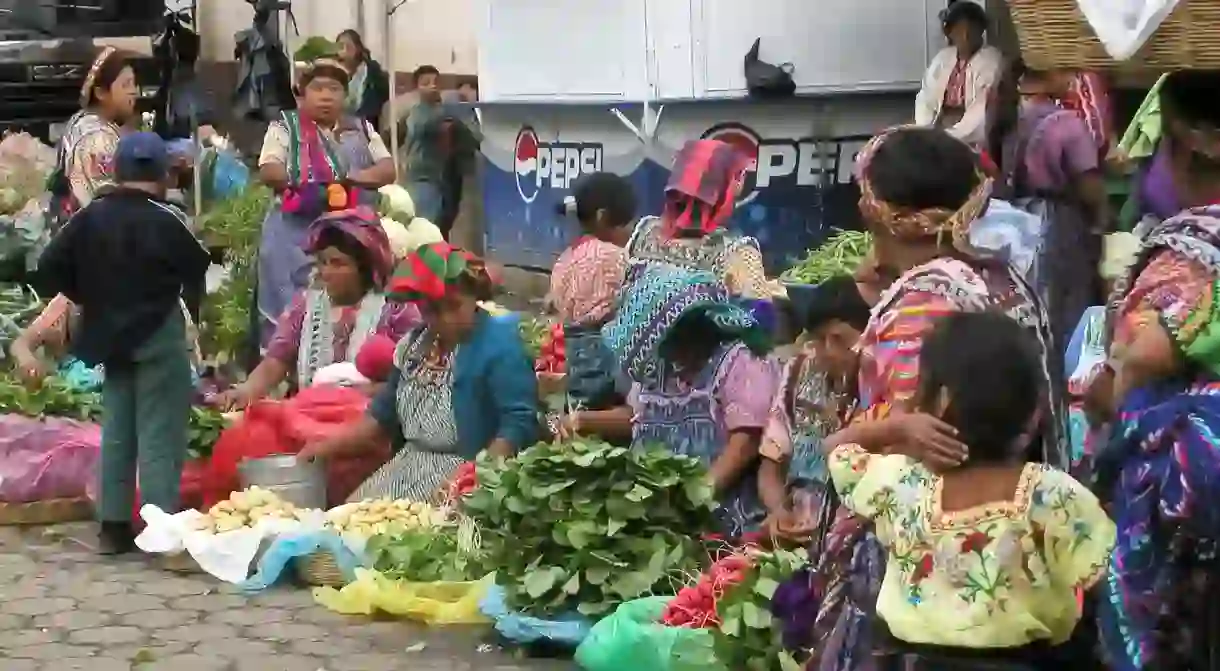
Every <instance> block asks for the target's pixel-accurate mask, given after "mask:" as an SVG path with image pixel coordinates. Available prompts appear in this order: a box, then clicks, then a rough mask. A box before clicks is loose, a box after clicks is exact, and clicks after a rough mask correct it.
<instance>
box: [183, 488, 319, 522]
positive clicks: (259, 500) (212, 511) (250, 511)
mask: <svg viewBox="0 0 1220 671" xmlns="http://www.w3.org/2000/svg"><path fill="white" fill-rule="evenodd" d="M300 512H301V511H300V510H298V509H297V507H296V506H295V505H293V504H292V502H290V501H285V500H283V499H281V498H280V497H278V496H276V495H275V492H271V491H268V490H266V489H263V488H261V487H257V486H252V487H250V488H248V489H245V490H243V491H240V492H233V493H232V494H230V495H229V498H227V499H225V500H224V501H220V502H219V503H217V504H216V505H214V506H212V507H211V508H209V509H208V512H207V514H205V515H203V516H202V517H199V518H198V519H197V520H195V522H194V528H195V530H196V531H202V532H204V533H209V534H222V533H224V532H226V531H236V530H237V529H243V528H246V527H253V526H256V525H257V524H258V523H259V522H261V521H263V520H292V519H297V518H298V515H299V513H300Z"/></svg>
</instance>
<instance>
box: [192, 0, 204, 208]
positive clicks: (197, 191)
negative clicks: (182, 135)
mask: <svg viewBox="0 0 1220 671" xmlns="http://www.w3.org/2000/svg"><path fill="white" fill-rule="evenodd" d="M199 7H200V3H199V2H196V0H191V28H192V29H193V30H194V31H195V34H196V35H198V34H199V26H200V25H202V24H201V22H200V21H199ZM197 63H198V59H196V64H195V65H192V66H191V67H192V68H194V69H195V70H196V73H195V74H196V76H198V69H199V68H198V65H197ZM191 144H192V145H193V146H194V148H195V169H194V170H192V171H191V180H192V184H191V191H192V192H193V196H194V200H195V203H194V205H195V211H194V212H193V213H192V214H193V216H194V217H195V218H196V219H198V218H200V217H202V216H203V170H201V168H202V167H203V161H202V159H203V138H201V137H199V111H198V110H197V109H196V108H195V106H194V105H192V106H191ZM198 225H199V223H196V226H198Z"/></svg>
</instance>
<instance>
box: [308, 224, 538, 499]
mask: <svg viewBox="0 0 1220 671" xmlns="http://www.w3.org/2000/svg"><path fill="white" fill-rule="evenodd" d="M493 286H494V285H493V281H492V279H491V276H490V275H489V274H488V272H487V267H486V265H485V263H484V262H483V260H482V259H480V258H479V257H477V256H475V255H473V254H471V253H469V252H466V251H464V250H461V249H458V248H456V247H453V246H451V245H449V244H448V243H443V242H441V243H435V244H430V245H424V246H422V247H420V248H419V249H418V250H416V251H415V252H412V253H411V255H410V256H408V257H407V259H406V260H404V261H403V262H401V263H400V264H399V266H398V270H397V271H396V272H395V274H394V277H393V278H391V279H390V283H389V286H388V288H387V294H388V296H389V298H390V300H393V301H399V302H411V303H415V304H416V305H418V306H419V307H420V310H421V312H422V313H423V318H424V323H423V324H422V325H421V326H419V327H418V328H416V329H414V330H412V331H411V332H410V333H408V334H407V335H406V336H405V337H404V338H403V339H402V340H401V341H399V343H398V347H397V348H396V351H395V352H394V369H393V370H392V371H390V373H389V377H388V380H387V382H386V384H385V386H384V387H382V388H381V390H380V391H379V392H378V393H377V395H376V396H375V397H374V398H373V403H372V405H371V406H370V407H369V411H368V414H367V415H366V416H365V417H364V418H363V419H362V420H361V421H360V422H359V423H357V424H355V425H353V426H351V427H350V428H349V429H348V430H346V431H344V432H343V433H342V434H341V435H338V436H336V437H334V438H331V439H328V440H325V441H321V442H318V443H314V444H311V445H307V446H306V447H305V449H303V450H302V451H301V453H300V458H302V459H315V458H323V459H327V458H333V457H339V456H344V455H352V454H359V453H361V452H364V451H367V450H370V449H375V447H376V445H377V444H378V443H379V442H380V441H381V440H384V439H387V438H388V439H390V441H391V442H392V443H393V444H394V447H395V451H396V452H395V455H394V457H393V458H392V459H391V460H390V462H389V463H387V464H386V465H385V466H383V467H382V468H381V469H380V470H379V471H377V472H376V473H374V474H373V475H372V477H370V478H369V479H368V480H367V481H365V483H364V484H363V485H361V486H360V487H359V488H358V489H357V490H356V492H355V493H354V494H353V495H352V497H351V498H352V500H355V501H359V500H363V499H367V498H381V497H388V498H393V499H411V500H416V501H420V500H427V499H428V498H430V497H431V496H432V495H433V494H434V493H435V492H436V491H437V490H438V489H439V488H440V486H441V485H442V484H443V483H444V482H445V481H446V480H447V479H448V478H449V477H450V476H451V475H452V474H453V472H454V471H455V470H456V469H457V467H458V466H459V465H461V464H462V463H463V462H464V461H468V460H471V459H474V458H475V456H477V455H478V454H479V453H480V452H483V451H487V452H488V453H490V454H492V455H496V456H501V457H507V456H511V455H512V454H514V453H515V452H517V451H518V450H520V449H523V448H525V447H527V446H529V445H531V444H533V442H534V440H535V439H536V437H537V433H538V416H537V410H538V408H537V405H538V390H537V386H536V385H537V381H536V378H535V376H534V367H533V364H532V362H531V361H530V360H529V355H528V354H527V353H526V351H525V345H524V343H523V342H522V340H521V334H520V332H519V330H518V322H517V316H516V315H514V314H506V315H492V314H489V313H488V312H487V311H485V310H483V309H482V308H481V307H479V302H480V301H486V300H490V299H491V296H492V291H493Z"/></svg>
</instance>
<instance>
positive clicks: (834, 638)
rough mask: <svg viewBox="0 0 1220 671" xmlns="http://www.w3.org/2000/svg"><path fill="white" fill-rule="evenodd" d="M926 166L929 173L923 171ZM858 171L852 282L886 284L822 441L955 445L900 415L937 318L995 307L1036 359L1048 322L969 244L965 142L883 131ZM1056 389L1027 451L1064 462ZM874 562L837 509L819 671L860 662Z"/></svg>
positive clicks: (866, 650)
mask: <svg viewBox="0 0 1220 671" xmlns="http://www.w3.org/2000/svg"><path fill="white" fill-rule="evenodd" d="M929 165H935V166H937V167H938V169H937V170H928V169H927V166H929ZM856 170H857V171H856V179H857V182H858V183H859V184H860V191H861V196H860V212H861V216H862V217H863V219H864V221H865V223H866V224H867V226H868V228H869V231H871V232H872V234H873V256H872V258H871V260H870V265H869V266H868V267H866V268H863V269H862V270H861V272H859V273H858V274H857V277H861V278H863V277H864V276H865V275H869V276H879V277H888V278H890V279H891V282H892V284H891V285H890V286H889V288H888V289H886V291H885V292H884V293H882V295H881V296H880V298H879V300H878V301H877V304H876V305H875V306H874V307H873V311H872V316H871V318H870V319H869V323H868V326H867V327H866V328H865V330H864V333H863V335H862V336H861V338H860V343H859V345H858V350H859V358H860V366H859V372H858V374H857V376H856V377H857V381H858V384H857V392H858V397H857V398H858V403H859V408H858V410H857V411H856V413H855V414H854V415H853V417H852V418H851V421H850V423H849V424H848V425H847V426H846V427H845V428H843V429H842V430H840V431H839V432H837V433H835V434H834V435H832V436H831V437H830V438H828V440H831V439H833V440H835V441H838V442H854V443H861V444H863V445H864V446H865V447H867V448H869V449H883V448H886V447H888V446H889V445H890V442H885V441H882V442H870V440H873V439H872V438H868V437H869V436H873V437H875V436H878V435H880V436H885V437H887V440H888V441H897V442H907V443H915V444H919V445H925V446H936V445H940V444H944V443H946V442H947V443H950V444H954V443H955V441H953V440H952V439H951V437H948V436H945V435H942V434H941V433H940V432H938V431H936V430H933V429H929V427H927V426H924V425H921V424H919V422H918V420H917V419H915V420H913V419H912V416H911V415H909V414H905V413H903V412H902V411H903V410H904V409H905V408H906V407H908V404H909V403H910V399H911V398H912V397H913V396H914V395H915V392H916V389H917V387H918V383H919V357H920V348H921V345H922V342H923V339H924V337H925V335H926V334H927V333H928V332H929V330H930V329H931V328H932V326H933V324H935V322H936V320H937V318H940V317H945V316H948V315H951V314H955V313H960V312H982V311H988V310H994V311H998V312H1001V313H1003V314H1006V315H1008V316H1010V317H1012V318H1013V319H1016V320H1017V321H1018V322H1020V323H1021V324H1022V326H1024V327H1026V328H1027V329H1029V331H1030V332H1031V333H1032V334H1035V335H1036V336H1037V337H1038V339H1039V341H1040V344H1041V346H1040V353H1041V354H1042V356H1044V357H1049V355H1050V352H1051V350H1050V349H1049V347H1050V345H1049V343H1050V330H1049V324H1048V323H1047V320H1046V318H1045V314H1044V311H1043V310H1042V309H1041V306H1040V304H1039V302H1038V299H1037V296H1036V295H1035V294H1034V292H1033V290H1032V289H1031V288H1030V287H1029V286H1028V285H1027V284H1026V283H1025V282H1024V280H1022V279H1021V277H1020V276H1019V273H1018V271H1017V270H1015V269H1014V268H1013V267H1012V266H1011V265H1010V264H1008V263H1007V262H1004V261H1002V260H998V259H992V258H988V257H987V255H986V254H985V253H984V252H983V251H982V250H979V249H977V248H975V247H974V245H973V244H972V243H971V231H972V229H973V228H974V226H975V224H976V222H978V221H979V220H980V218H981V217H982V216H983V215H984V213H985V210H986V208H987V205H988V203H989V202H990V199H989V198H990V193H991V181H990V180H989V179H987V178H985V177H984V176H983V175H982V174H981V172H980V170H979V166H978V162H977V158H976V156H975V155H974V153H973V152H972V151H971V150H970V148H969V147H968V146H966V145H965V144H964V143H963V142H961V141H960V140H957V139H955V138H953V137H952V136H950V135H949V134H948V133H946V132H945V131H943V130H938V129H934V128H917V127H904V128H897V129H892V130H889V131H887V132H885V133H882V134H881V135H879V136H877V137H875V138H873V139H872V140H871V141H870V142H869V143H868V144H867V145H865V147H864V148H863V149H862V150H861V152H860V154H859V157H858V159H857V167H856ZM895 278H896V279H895ZM870 280H871V278H870ZM1047 361H1049V359H1047ZM1063 386H1064V385H1063V381H1062V380H1061V379H1060V380H1051V379H1050V377H1049V374H1048V376H1047V379H1046V383H1045V385H1044V386H1043V387H1042V389H1043V390H1044V391H1045V393H1046V398H1045V401H1044V403H1045V404H1044V412H1042V413H1041V415H1040V418H1041V421H1040V422H1039V424H1038V425H1037V426H1035V427H1031V429H1033V430H1032V431H1031V434H1032V435H1031V439H1030V440H1029V441H1027V447H1028V449H1029V450H1030V452H1031V453H1033V454H1035V455H1036V456H1035V457H1034V458H1041V459H1043V460H1045V461H1048V462H1050V463H1054V464H1057V465H1061V466H1066V465H1067V463H1066V458H1067V454H1068V449H1067V445H1066V438H1067V430H1066V412H1065V408H1064V405H1063V394H1062V388H1063ZM930 454H931V457H930V458H935V453H934V452H933V453H930ZM880 557H881V554H880V548H879V547H878V545H877V542H876V538H875V537H874V536H873V534H872V533H871V530H870V525H869V524H867V523H866V521H865V520H862V519H860V518H859V517H858V516H854V515H852V514H850V511H846V510H840V511H838V512H837V513H836V516H835V519H834V521H833V523H832V525H831V529H830V532H829V533H828V534H827V536H826V539H825V541H824V543H823V546H822V548H821V556H820V557H819V559H818V566H819V572H820V573H822V574H823V575H824V576H828V581H829V583H830V586H828V587H827V594H828V596H827V598H826V599H823V602H822V605H821V607H820V610H819V613H818V616H817V622H818V624H817V628H818V632H819V636H820V637H821V639H820V640H824V641H828V642H830V643H828V644H827V645H826V646H824V647H823V648H822V649H821V650H820V651H819V652H818V654H819V655H820V656H821V659H822V661H823V664H822V666H820V667H819V669H820V670H821V671H847V670H852V669H858V668H862V667H861V665H863V664H867V662H868V658H869V657H870V655H871V652H872V645H871V643H870V635H871V632H870V627H871V625H870V621H871V617H870V615H869V613H868V611H869V610H870V609H871V604H870V603H869V602H870V601H872V600H873V598H872V597H869V596H868V595H870V594H876V590H877V589H878V587H879V576H878V574H877V572H876V568H877V566H878V563H879V562H880ZM832 597H833V598H832Z"/></svg>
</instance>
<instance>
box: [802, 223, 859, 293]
mask: <svg viewBox="0 0 1220 671" xmlns="http://www.w3.org/2000/svg"><path fill="white" fill-rule="evenodd" d="M872 247H873V236H872V235H870V234H868V233H866V232H863V231H839V232H838V233H836V234H835V235H833V236H831V237H830V238H829V239H827V240H826V242H824V243H822V244H821V245H820V246H819V247H818V248H817V249H815V250H813V251H811V252H809V254H808V255H806V256H805V258H803V259H801V260H799V261H797V262H796V263H794V264H793V265H792V267H791V268H788V269H787V270H785V271H784V272H783V274H781V275H780V276H779V277H780V279H781V280H783V281H785V282H792V283H795V284H818V283H820V282H825V281H826V280H828V279H830V278H832V277H834V276H835V275H843V274H851V273H852V272H854V271H855V270H856V268H857V267H858V266H859V265H860V262H861V261H863V260H864V257H865V256H866V255H867V254H868V252H869V250H870V249H872Z"/></svg>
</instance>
